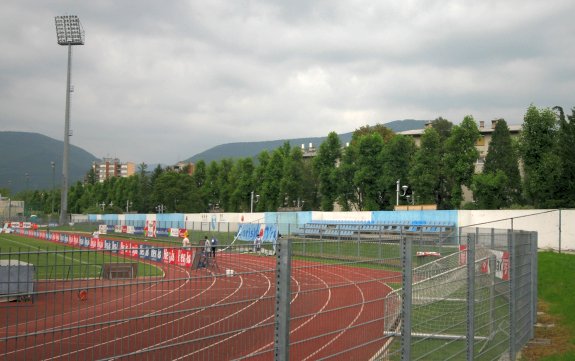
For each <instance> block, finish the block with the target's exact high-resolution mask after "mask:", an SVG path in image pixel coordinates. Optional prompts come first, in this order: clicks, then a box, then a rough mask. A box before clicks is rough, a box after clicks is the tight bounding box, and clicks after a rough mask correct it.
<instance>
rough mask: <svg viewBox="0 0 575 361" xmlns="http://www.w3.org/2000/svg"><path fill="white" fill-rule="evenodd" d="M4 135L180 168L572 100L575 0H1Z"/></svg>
mask: <svg viewBox="0 0 575 361" xmlns="http://www.w3.org/2000/svg"><path fill="white" fill-rule="evenodd" d="M0 9H1V11H0V40H1V42H0V45H1V51H0V130H12V131H26V132H37V133H41V134H44V135H47V136H49V137H52V138H55V139H58V140H63V133H64V109H65V93H66V64H67V63H66V62H67V51H66V47H65V46H60V45H58V44H57V42H56V33H55V26H54V17H55V16H58V15H68V14H69V15H78V16H79V17H80V21H81V23H82V25H83V28H84V30H85V33H86V43H85V45H83V46H75V47H73V60H72V62H73V65H72V84H73V85H74V93H73V95H72V108H71V109H72V110H71V129H72V131H73V136H72V137H71V143H72V144H74V145H77V146H80V147H82V148H84V149H85V150H87V151H89V152H90V153H92V154H94V155H95V156H96V157H98V158H102V157H118V158H120V159H121V160H122V161H133V162H136V163H141V162H145V163H147V164H155V163H163V164H173V163H175V162H177V161H179V160H183V159H185V158H188V157H190V156H193V155H195V154H197V153H199V152H202V151H204V150H206V149H208V148H211V147H212V146H215V145H219V144H223V143H230V142H243V141H265V140H275V139H289V138H297V137H308V136H309V137H312V136H313V137H315V136H326V135H327V134H328V133H329V132H330V131H335V132H337V133H346V132H350V131H353V130H354V129H356V128H358V127H360V126H363V125H366V124H369V125H374V124H376V123H387V122H390V121H393V120H399V119H435V118H437V117H439V116H442V117H444V118H446V119H448V120H450V121H451V122H453V123H455V124H457V123H459V122H461V120H462V119H463V117H464V116H465V115H468V114H471V115H473V116H474V118H475V119H476V120H477V121H479V120H485V121H489V120H491V119H494V118H504V119H505V120H507V122H508V123H509V124H520V123H521V122H522V119H523V115H524V113H525V111H526V109H527V107H528V106H529V105H530V104H534V105H535V106H537V107H540V108H542V107H551V106H555V105H560V106H563V107H565V108H566V109H570V108H571V107H573V106H575V97H574V94H575V46H574V42H575V21H574V20H573V15H574V14H575V2H574V1H573V0H549V1H541V0H521V1H519V0H506V1H501V0H481V1H479V0H474V1H467V0H453V1H443V0H437V1H434V0H415V1H411V0H401V1H399V0H394V1H392V0H382V1H373V0H365V1H363V0H348V1H344V0H342V1H339V0H325V1H307V0H289V1H288V0H282V1H280V0H275V1H264V0H261V1H260V0H227V1H223V0H209V1H157V0H153V1H152V0H125V1H121V0H114V1H111V0H98V1H64V0H63V1H48V0H36V1H31V0H3V1H2V5H1V6H0Z"/></svg>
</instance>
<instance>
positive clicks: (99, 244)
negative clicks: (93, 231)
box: [96, 238, 104, 249]
mask: <svg viewBox="0 0 575 361" xmlns="http://www.w3.org/2000/svg"><path fill="white" fill-rule="evenodd" d="M96 249H104V240H103V239H100V238H96Z"/></svg>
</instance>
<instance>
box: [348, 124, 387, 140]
mask: <svg viewBox="0 0 575 361" xmlns="http://www.w3.org/2000/svg"><path fill="white" fill-rule="evenodd" d="M373 133H377V134H379V135H380V136H381V139H382V140H383V142H384V143H387V142H388V141H389V140H390V139H391V138H393V136H394V134H395V133H394V132H393V130H391V129H389V128H388V127H386V126H385V125H383V124H379V123H378V124H376V125H371V126H370V125H365V126H362V127H360V128H359V129H356V130H354V132H353V134H352V136H351V142H352V143H353V142H357V141H358V140H359V138H361V137H363V136H364V135H370V134H373Z"/></svg>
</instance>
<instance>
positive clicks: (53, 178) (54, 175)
mask: <svg viewBox="0 0 575 361" xmlns="http://www.w3.org/2000/svg"><path fill="white" fill-rule="evenodd" d="M50 165H51V166H52V212H51V213H52V214H54V196H56V180H55V178H56V163H54V162H50Z"/></svg>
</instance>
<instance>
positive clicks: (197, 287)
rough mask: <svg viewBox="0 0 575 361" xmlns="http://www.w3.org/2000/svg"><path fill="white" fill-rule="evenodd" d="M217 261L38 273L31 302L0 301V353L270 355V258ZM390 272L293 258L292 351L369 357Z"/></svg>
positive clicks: (8, 356) (301, 355)
mask: <svg viewBox="0 0 575 361" xmlns="http://www.w3.org/2000/svg"><path fill="white" fill-rule="evenodd" d="M217 260H218V262H217V263H218V267H217V268H216V267H209V268H208V269H200V270H190V269H187V268H182V267H178V266H166V265H164V272H165V277H163V278H157V279H143V280H140V279H135V280H129V281H127V280H124V281H117V280H116V281H107V280H85V281H69V282H55V281H52V282H50V283H42V282H39V283H38V286H37V291H38V293H39V294H38V296H37V297H36V299H35V301H34V302H33V303H32V302H24V303H14V302H11V303H9V304H8V305H6V303H5V304H4V305H3V304H0V320H2V321H4V320H5V321H6V322H2V323H1V324H0V338H1V339H2V342H0V359H2V360H46V361H47V360H82V361H86V360H100V359H118V360H120V359H121V360H230V359H240V360H242V359H245V360H273V358H274V353H273V351H274V350H273V348H274V310H275V282H276V280H275V272H274V267H275V262H276V259H275V257H265V256H257V255H253V254H232V253H220V254H218V256H217ZM226 269H233V270H234V271H235V273H236V274H235V275H234V276H232V277H226V276H225V270H226ZM398 277H399V276H398V274H394V273H390V272H385V271H380V270H372V269H366V268H357V267H351V266H339V265H325V264H319V263H313V262H303V261H297V260H296V261H293V262H292V282H291V291H292V300H291V309H290V320H291V321H290V350H289V353H290V359H292V360H321V359H329V360H368V359H369V358H370V357H371V356H373V355H374V354H375V353H376V352H377V351H378V350H379V349H381V347H382V346H383V344H384V343H385V341H386V339H385V338H383V336H382V331H383V329H384V324H383V316H384V315H383V310H384V300H383V298H384V296H385V295H386V294H387V293H389V292H390V291H391V289H390V288H389V287H388V286H387V285H386V282H398V280H399V279H398ZM82 289H87V290H88V298H87V300H86V301H80V300H79V299H78V297H77V294H78V290H82ZM23 335H25V336H23Z"/></svg>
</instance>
